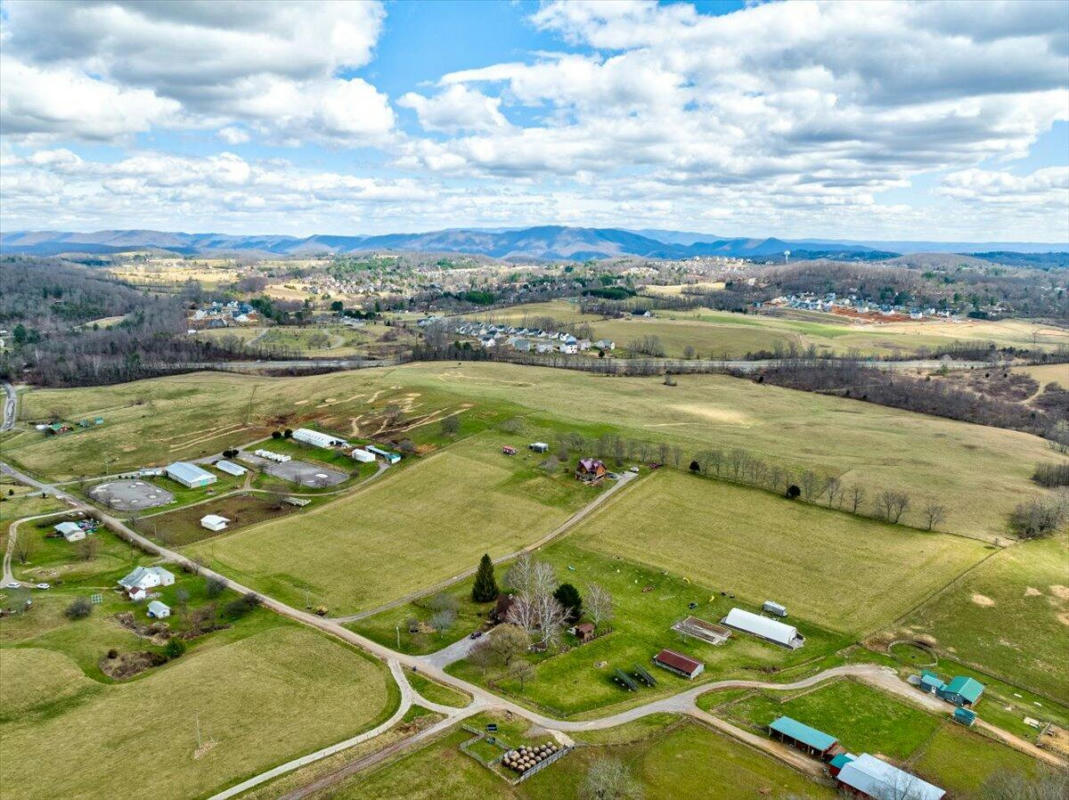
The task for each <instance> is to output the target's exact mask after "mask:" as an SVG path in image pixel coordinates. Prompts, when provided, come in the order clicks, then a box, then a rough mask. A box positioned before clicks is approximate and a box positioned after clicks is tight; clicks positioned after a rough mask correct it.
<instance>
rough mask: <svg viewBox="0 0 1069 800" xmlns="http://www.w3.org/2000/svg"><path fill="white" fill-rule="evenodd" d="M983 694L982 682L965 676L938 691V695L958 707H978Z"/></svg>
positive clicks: (955, 679) (957, 678)
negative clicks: (977, 704)
mask: <svg viewBox="0 0 1069 800" xmlns="http://www.w3.org/2000/svg"><path fill="white" fill-rule="evenodd" d="M983 693H984V685H983V684H982V683H980V681H978V680H976V679H975V678H967V677H965V676H964V675H958V676H956V677H954V678H952V679H951V681H950V683H948V684H947V685H946V686H945V687H943V688H942V689H940V690H937V691H936V694H938V695H939V696H940V697H942V698H943V699H944V700H946V701H947V702H948V703H953V704H954V705H956V706H973V705H976V703H977V701H979V699H980V695H982V694H983Z"/></svg>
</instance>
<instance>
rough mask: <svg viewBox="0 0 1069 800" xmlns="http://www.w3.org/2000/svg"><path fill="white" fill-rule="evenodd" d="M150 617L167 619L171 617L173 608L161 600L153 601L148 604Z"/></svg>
mask: <svg viewBox="0 0 1069 800" xmlns="http://www.w3.org/2000/svg"><path fill="white" fill-rule="evenodd" d="M148 615H149V616H150V617H152V618H153V619H166V618H167V617H169V616H171V607H170V606H168V605H167V604H166V603H161V602H160V601H159V600H153V601H152V602H151V603H149V604H148Z"/></svg>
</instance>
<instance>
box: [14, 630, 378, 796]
mask: <svg viewBox="0 0 1069 800" xmlns="http://www.w3.org/2000/svg"><path fill="white" fill-rule="evenodd" d="M0 665H2V671H3V674H4V680H3V681H2V682H0V692H2V695H0V697H2V705H3V707H4V709H5V710H7V709H10V710H11V711H17V716H15V717H14V718H10V717H9V718H8V719H7V720H6V721H5V722H4V723H3V724H2V725H0V783H2V784H3V785H4V787H5V793H7V792H11V793H17V794H18V796H20V797H25V798H35V797H41V798H53V797H57V796H61V797H70V798H93V797H102V796H106V795H111V794H114V792H115V789H116V787H117V786H123V785H133V784H136V783H138V782H139V781H143V780H145V779H146V774H150V775H151V784H152V787H153V789H152V791H153V793H154V794H158V795H159V796H161V797H194V796H199V795H204V794H207V793H210V792H211V791H214V790H218V789H221V788H223V787H224V786H226V785H228V784H230V783H232V782H234V781H236V780H238V779H240V778H243V777H246V776H248V775H252V774H255V773H257V772H259V771H262V770H264V769H267V768H269V767H270V766H272V765H274V764H276V763H278V762H281V761H284V760H286V759H288V758H291V757H294V756H297V755H299V754H301V753H304V752H306V751H309V750H312V749H314V748H317V747H323V746H325V745H327V744H331V743H333V742H335V741H338V740H339V739H342V738H345V737H346V736H350V735H352V734H354V733H356V732H357V731H359V730H360V729H361V728H364V727H368V726H369V725H370V724H372V723H373V722H374V721H376V720H377V719H378V718H379V717H380V716H383V715H384V712H385V711H386V709H385V706H386V705H387V697H388V692H387V686H386V681H385V676H384V673H383V671H382V670H381V669H380V668H379V667H378V666H376V665H375V664H374V663H372V662H371V661H370V660H368V659H366V658H364V657H363V656H361V655H359V654H357V653H355V652H353V651H351V650H348V649H347V648H345V647H343V646H341V645H339V644H336V643H334V642H332V641H330V640H329V639H327V638H326V637H323V636H320V635H317V634H315V633H312V632H309V631H307V630H302V629H299V628H297V627H296V626H294V625H289V624H285V623H279V624H277V625H276V626H275V627H272V628H270V629H267V630H264V631H262V632H260V633H257V634H255V635H253V636H250V637H248V638H245V639H242V640H239V641H234V642H229V643H227V644H225V645H223V646H219V647H215V648H211V649H208V650H206V651H205V652H202V653H201V652H198V653H195V654H187V655H186V656H184V657H183V658H181V659H179V660H178V661H176V662H174V663H173V664H169V665H167V666H165V667H163V668H158V669H156V670H154V671H153V672H152V673H151V674H149V675H147V676H146V677H144V678H142V679H140V680H135V681H132V682H130V683H126V684H122V685H105V684H101V683H97V682H96V681H94V680H92V679H90V678H88V677H86V676H85V675H84V674H83V673H82V671H81V670H80V669H79V668H78V667H77V666H76V665H75V663H74V662H73V661H72V660H71V659H70V658H68V657H67V656H65V655H63V654H62V653H60V652H57V651H54V650H43V649H38V648H35V647H20V648H9V647H5V648H3V649H0ZM391 702H392V701H391ZM9 713H10V712H9ZM283 720H284V721H285V724H277V723H279V722H281V721H283ZM198 724H199V730H200V740H199V741H200V747H199V748H198V733H197V730H198ZM58 741H77V742H78V745H77V746H76V747H70V748H68V750H69V752H66V753H65V754H64V756H63V758H56V757H55V748H56V743H57V742H58Z"/></svg>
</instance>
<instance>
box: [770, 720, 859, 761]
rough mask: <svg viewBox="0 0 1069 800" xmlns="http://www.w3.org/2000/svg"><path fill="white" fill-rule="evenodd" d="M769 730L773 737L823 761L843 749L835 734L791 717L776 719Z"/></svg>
mask: <svg viewBox="0 0 1069 800" xmlns="http://www.w3.org/2000/svg"><path fill="white" fill-rule="evenodd" d="M768 732H769V735H770V736H771V737H772V738H773V739H778V740H779V741H781V742H784V743H785V744H789V745H791V747H795V748H797V749H799V750H801V751H802V752H803V753H806V754H807V755H810V756H813V757H814V758H819V759H821V760H822V761H828V760H829V759H831V757H832V756H834V755H835V754H836V753H837V752H838V750H840V749H841V748H839V740H838V739H836V738H835V737H834V736H830V735H828V734H826V733H824V732H823V731H818V730H817V729H816V728H811V727H809V726H808V725H806V724H804V723H802V722H799V721H798V720H796V719H791V718H790V717H779V718H777V719H774V720H773V721H772V722H771V723H770V724H769V726H768Z"/></svg>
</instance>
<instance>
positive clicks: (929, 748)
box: [700, 680, 1036, 796]
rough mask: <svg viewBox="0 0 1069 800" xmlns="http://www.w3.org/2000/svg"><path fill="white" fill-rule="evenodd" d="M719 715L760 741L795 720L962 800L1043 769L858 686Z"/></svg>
mask: <svg viewBox="0 0 1069 800" xmlns="http://www.w3.org/2000/svg"><path fill="white" fill-rule="evenodd" d="M710 697H711V696H710V695H706V696H705V697H703V698H702V701H700V702H701V704H703V705H705V704H706V702H705V701H708V700H709V699H710ZM718 713H719V714H722V715H724V716H727V718H729V719H731V720H732V721H733V722H735V723H737V724H740V725H741V726H742V727H744V728H749V729H750V730H752V731H754V732H755V733H764V732H766V730H767V727H766V726H767V725H768V724H769V723H770V722H771V721H772V720H773V719H775V718H776V717H779V716H781V715H786V716H789V717H792V718H794V719H796V720H798V721H800V722H804V723H805V724H806V725H810V726H812V727H814V728H817V729H818V730H822V731H824V732H825V733H829V734H831V735H832V736H834V737H836V738H837V739H838V740H839V743H840V744H841V745H842V746H843V747H845V748H846V749H847V750H848V751H849V752H851V753H879V754H880V755H881V756H884V757H885V758H888V759H890V760H892V761H893V762H895V763H898V764H906V765H908V766H907V767H906V768H907V769H911V770H912V771H914V772H915V773H916V774H917V775H919V776H920V777H922V778H924V779H925V780H928V781H930V782H932V783H935V784H936V785H938V786H940V787H942V788H944V789H946V790H948V791H951V792H955V793H956V795H957V794H960V795H961V796H968V793H969V792H972V791H974V790H976V789H978V788H979V787H980V785H981V784H982V783H983V782H984V781H985V780H986V779H987V778H989V777H990V776H991V775H992V774H994V773H995V772H999V771H1009V772H1022V773H1030V772H1032V771H1033V770H1035V768H1036V762H1035V761H1034V760H1033V759H1031V758H1029V757H1028V756H1026V755H1024V754H1023V753H1020V752H1018V751H1016V750H1013V749H1011V748H1009V747H1007V746H1005V745H1003V744H1000V743H998V742H996V741H994V740H992V739H988V738H986V737H984V736H982V735H980V734H978V733H975V732H972V731H967V730H965V729H964V728H962V727H960V726H958V725H957V724H955V723H953V722H951V721H949V720H948V719H945V718H943V719H941V718H939V717H936V716H933V715H932V714H929V713H927V712H925V711H922V710H920V709H919V708H916V707H914V706H911V705H909V704H908V703H905V702H903V701H901V700H898V699H896V698H893V697H891V696H889V695H887V694H884V693H883V692H881V691H879V690H878V689H874V688H871V687H868V686H865V685H864V684H861V683H855V682H854V681H848V680H840V681H833V682H830V683H825V684H823V685H821V686H820V687H819V688H817V689H814V690H810V691H807V692H802V693H800V694H796V695H793V696H790V695H788V696H784V695H777V694H773V693H770V692H753V693H751V694H749V695H747V696H746V697H745V698H743V699H740V700H737V701H735V702H734V703H730V704H728V705H727V706H726V707H724V706H721V707H720V709H719V711H718ZM980 713H981V716H982V715H983V708H982V707H981V710H980Z"/></svg>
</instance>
